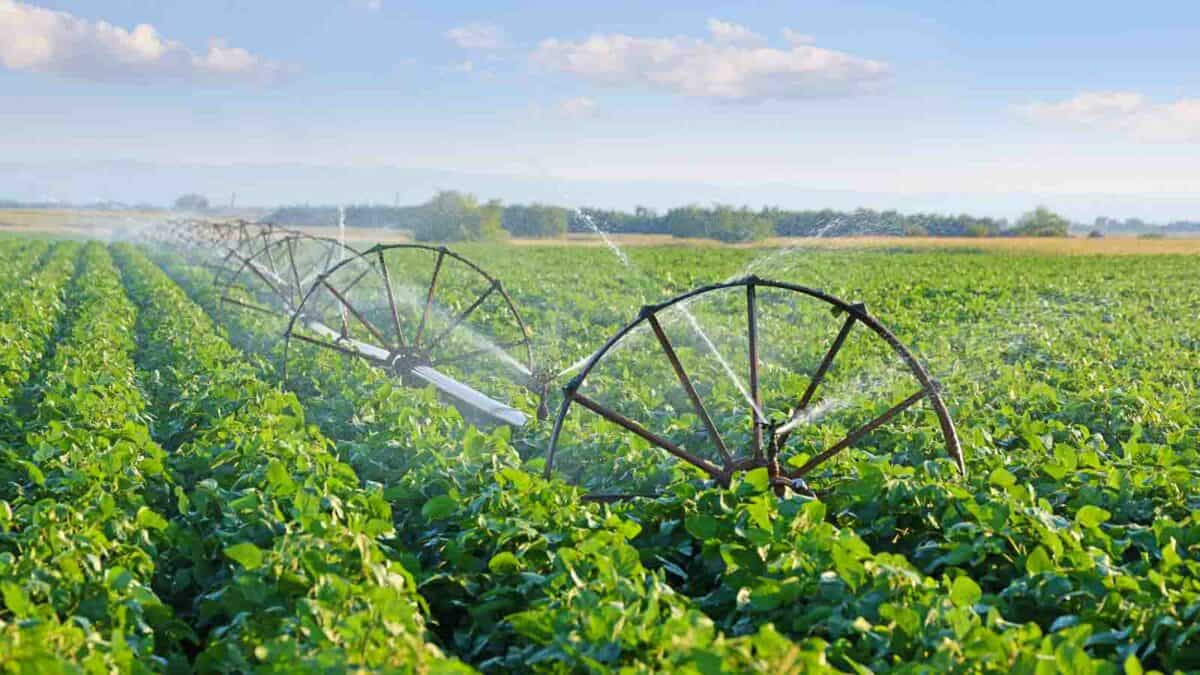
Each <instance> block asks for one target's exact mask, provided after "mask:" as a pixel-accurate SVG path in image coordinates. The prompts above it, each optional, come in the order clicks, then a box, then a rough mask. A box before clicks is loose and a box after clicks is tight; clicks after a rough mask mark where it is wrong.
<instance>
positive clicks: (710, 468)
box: [570, 392, 721, 478]
mask: <svg viewBox="0 0 1200 675" xmlns="http://www.w3.org/2000/svg"><path fill="white" fill-rule="evenodd" d="M570 397H571V400H573V401H575V402H576V403H578V404H579V405H582V406H583V407H585V408H587V409H588V410H591V411H592V412H594V413H596V414H597V415H599V416H601V417H603V418H604V419H606V420H608V421H609V422H612V423H613V424H616V425H617V426H620V427H623V428H624V429H625V430H627V431H629V432H632V433H634V434H636V435H638V436H641V437H642V438H644V439H645V440H647V441H649V442H650V443H653V444H654V445H657V446H658V447H660V448H662V449H663V450H666V451H667V452H669V453H671V454H672V455H674V456H676V457H678V458H679V459H682V460H683V461H685V462H687V463H689V464H692V465H693V466H697V467H699V468H700V469H702V470H703V471H704V472H705V473H707V474H708V475H710V476H712V477H713V478H717V477H719V476H720V475H721V470H720V469H718V468H717V467H716V466H714V465H713V464H712V463H711V462H709V461H707V460H705V459H703V458H701V457H697V456H696V455H693V454H692V453H690V452H688V451H687V450H684V449H683V448H681V447H679V446H678V445H676V444H674V443H672V442H671V441H668V440H667V439H665V438H663V437H662V436H659V435H658V434H656V433H654V432H653V431H650V430H649V429H647V428H645V427H643V426H642V425H640V424H638V423H637V422H634V421H633V420H631V419H629V418H628V417H625V416H624V415H622V414H621V413H619V412H616V411H614V410H610V409H608V408H606V407H604V406H602V405H600V404H599V403H597V402H595V401H593V400H592V399H590V398H588V397H586V396H584V395H583V394H580V393H579V392H572V393H571V394H570Z"/></svg>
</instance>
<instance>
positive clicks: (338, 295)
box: [321, 279, 393, 347]
mask: <svg viewBox="0 0 1200 675" xmlns="http://www.w3.org/2000/svg"><path fill="white" fill-rule="evenodd" d="M321 283H322V284H324V285H325V288H328V289H329V292H330V293H332V294H333V296H334V297H335V298H337V299H338V301H339V302H341V303H342V306H343V307H344V308H345V309H346V310H347V311H349V312H350V313H351V314H353V315H354V318H355V319H358V322H359V323H361V324H362V325H363V326H364V327H365V328H366V329H367V330H368V331H370V332H371V335H374V336H375V339H376V340H379V342H380V344H383V345H387V346H389V347H393V345H392V343H390V342H388V340H387V338H385V337H384V336H383V332H382V331H380V330H379V329H378V328H376V327H375V324H373V323H371V322H370V320H368V319H367V317H365V316H363V315H362V314H361V313H360V312H359V311H358V310H357V309H355V307H354V305H351V304H350V301H349V300H347V299H346V298H345V297H344V296H343V295H342V294H341V293H339V292H338V290H337V289H336V288H334V287H333V285H332V284H330V283H329V281H328V280H326V279H322V280H321ZM343 332H345V327H344V326H343Z"/></svg>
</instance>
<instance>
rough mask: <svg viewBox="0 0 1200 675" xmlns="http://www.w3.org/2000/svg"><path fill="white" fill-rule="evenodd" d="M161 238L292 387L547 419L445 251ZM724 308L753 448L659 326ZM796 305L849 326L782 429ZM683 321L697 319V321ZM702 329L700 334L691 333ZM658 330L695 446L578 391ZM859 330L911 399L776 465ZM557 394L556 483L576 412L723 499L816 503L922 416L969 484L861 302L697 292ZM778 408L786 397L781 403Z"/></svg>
mask: <svg viewBox="0 0 1200 675" xmlns="http://www.w3.org/2000/svg"><path fill="white" fill-rule="evenodd" d="M154 239H155V240H156V241H157V243H164V244H169V245H175V246H181V247H183V248H185V249H187V250H188V251H189V252H192V253H194V252H196V251H200V252H202V253H203V258H204V260H203V261H202V264H205V265H207V266H209V267H210V268H212V269H213V271H214V283H215V284H216V286H217V288H218V290H219V294H220V306H221V308H222V309H224V310H227V311H245V312H253V313H257V314H263V315H266V316H271V317H275V318H276V319H278V320H279V321H280V325H281V326H285V327H284V328H282V330H281V333H280V335H279V337H280V339H281V340H283V342H284V345H283V354H284V357H283V359H284V360H283V364H282V369H281V372H282V373H283V378H284V379H285V381H286V379H287V377H288V373H289V369H291V370H295V368H296V366H295V365H294V364H295V362H296V361H297V360H303V359H305V358H310V357H311V355H312V354H313V353H314V352H313V351H312V349H316V350H323V351H329V352H335V353H337V354H340V355H342V356H344V357H346V358H348V359H354V360H361V361H364V362H366V363H368V364H370V365H371V366H372V367H375V368H379V369H381V370H383V371H386V372H387V373H389V374H390V375H391V376H394V377H396V378H397V379H398V380H399V381H400V382H402V383H403V384H405V385H409V386H416V387H429V386H431V387H433V388H434V389H436V390H437V391H438V392H439V393H440V394H441V395H442V396H443V397H444V398H445V399H446V400H448V401H449V402H451V403H452V404H454V405H455V406H457V407H458V408H459V409H460V410H462V411H463V413H464V414H466V415H468V416H471V417H472V418H474V419H479V420H483V421H487V422H491V423H499V424H507V425H511V426H513V427H525V426H529V425H535V424H540V423H541V422H543V421H545V420H547V418H548V416H549V415H548V412H549V411H548V407H547V399H548V392H549V390H550V388H551V386H552V384H553V380H554V379H555V378H556V377H557V376H551V375H547V374H546V372H547V371H545V370H542V369H540V368H539V367H538V365H537V364H536V363H535V360H534V348H533V343H532V340H531V331H530V330H529V327H528V326H527V324H526V323H525V321H524V320H523V319H522V317H521V314H520V312H519V311H518V308H517V305H516V303H515V302H514V300H513V298H512V296H511V295H510V294H509V293H508V291H507V290H506V289H505V288H504V285H503V284H502V283H501V281H500V280H499V279H497V278H496V277H494V276H493V275H491V274H489V273H488V272H487V271H485V270H484V268H483V267H481V266H480V265H478V264H476V263H475V262H473V261H471V260H469V259H468V258H466V257H464V256H463V255H461V254H459V253H457V252H455V251H452V250H450V249H449V248H446V247H444V246H428V245H422V244H378V245H374V246H371V247H369V248H363V249H359V248H356V247H354V246H351V245H348V244H347V243H345V242H344V241H343V240H341V239H338V238H332V237H324V236H316V235H312V234H308V233H305V232H302V231H297V230H292V229H287V228H281V227H277V226H274V225H271V224H269V223H257V222H247V221H243V220H178V221H172V222H170V223H168V224H167V225H166V226H165V227H163V228H160V229H158V230H156V235H155V237H154ZM729 294H736V303H735V304H736V305H739V306H740V308H738V309H733V308H732V305H728V304H727V305H723V306H725V307H730V311H737V312H744V317H745V318H744V324H742V325H743V326H744V331H743V332H744V340H745V354H746V356H747V359H748V364H746V367H745V374H746V376H747V383H746V385H745V386H744V387H741V386H740V385H739V388H740V389H741V393H742V395H743V396H744V397H745V398H746V400H747V403H748V405H747V408H748V409H749V411H750V412H749V419H748V420H746V425H747V428H749V429H750V430H751V431H750V434H749V440H748V441H742V440H739V441H738V442H737V443H734V442H730V441H729V440H727V439H726V437H725V436H724V435H723V434H722V433H721V430H720V429H719V428H718V426H719V425H718V424H717V422H715V421H714V416H713V415H712V414H711V413H710V407H709V405H707V404H706V401H705V395H704V394H703V393H702V391H701V388H699V387H698V386H697V384H696V382H695V378H694V376H693V375H692V374H689V372H688V369H687V368H685V365H684V363H683V360H682V359H681V358H680V353H679V350H678V349H677V345H676V343H675V342H674V341H673V340H672V339H671V338H670V336H669V334H668V331H667V330H666V329H665V328H664V323H666V322H665V321H664V317H667V315H668V314H669V313H670V312H672V311H680V310H682V311H683V312H685V313H686V312H687V309H686V308H687V306H688V304H689V303H693V302H695V301H698V300H703V299H705V298H709V297H713V296H717V295H724V296H728V295H729ZM786 296H793V297H795V298H799V299H803V300H807V301H815V302H817V303H821V304H823V305H825V306H827V308H828V309H829V310H830V311H829V313H828V314H829V315H830V316H832V317H836V319H835V320H836V321H840V326H838V328H837V331H836V334H835V336H834V337H833V338H832V341H831V343H830V344H829V345H828V347H827V348H826V349H825V350H824V353H823V356H822V357H821V358H820V360H819V361H818V362H817V364H816V366H815V368H812V369H811V373H809V374H807V376H806V377H807V385H806V387H805V388H804V390H803V393H801V394H800V395H799V396H798V397H795V398H794V402H793V403H792V404H791V405H790V408H789V412H788V414H787V415H786V416H784V417H780V418H772V417H770V416H769V415H768V414H766V413H764V404H763V400H764V393H765V392H764V386H763V383H762V380H761V378H760V368H761V364H762V357H761V355H760V349H761V347H760V332H761V316H762V306H763V303H764V302H768V301H773V302H778V301H779V299H780V297H786ZM687 316H688V317H689V319H691V315H690V314H688V315H687ZM692 324H693V326H695V330H696V331H697V332H701V329H700V327H699V326H698V325H696V324H695V320H694V319H692ZM647 327H648V328H649V331H650V332H651V333H652V334H653V336H654V340H655V342H656V343H657V345H658V347H657V350H658V354H659V355H660V357H661V358H662V359H664V360H665V362H666V363H667V364H668V365H669V367H670V371H671V372H673V373H674V377H675V378H676V379H677V380H678V383H679V385H680V386H681V388H682V390H683V391H684V392H686V396H687V401H688V406H689V407H690V408H691V412H692V413H694V415H695V418H696V419H697V420H698V424H699V426H700V427H702V428H701V429H700V430H699V433H698V434H697V435H696V436H695V438H696V439H697V442H695V443H687V444H684V443H681V442H679V441H677V440H671V439H670V438H669V437H668V436H669V434H668V433H666V431H665V430H664V429H654V428H649V427H647V426H645V425H644V424H642V423H640V422H638V421H635V420H634V419H632V418H631V417H630V416H629V415H627V414H624V413H622V412H620V411H619V410H618V409H617V407H618V406H613V405H611V404H607V403H605V402H601V401H599V400H596V399H595V398H593V397H591V396H589V395H588V394H587V393H586V392H585V391H584V390H583V389H584V384H585V382H587V380H588V378H589V376H591V375H593V373H594V371H595V370H596V369H597V367H599V366H601V365H602V364H603V363H605V362H606V360H608V359H611V358H612V355H613V353H614V351H615V349H616V348H617V346H618V345H619V344H620V343H622V342H623V341H626V340H628V339H630V336H631V335H633V334H634V333H635V332H638V331H639V330H640V329H645V328H647ZM855 332H864V334H865V335H866V336H867V337H868V338H870V339H876V340H879V341H882V343H883V345H884V347H885V348H886V350H888V351H889V352H890V353H892V354H894V355H895V356H896V357H898V358H899V360H900V362H901V363H902V364H903V368H904V370H905V372H906V373H907V376H908V377H910V378H911V380H912V386H911V393H910V394H909V395H908V396H907V397H905V398H904V399H903V400H901V401H899V402H898V403H894V404H889V406H888V407H887V408H886V409H884V410H883V411H882V412H873V413H872V414H871V415H870V416H869V417H866V418H865V421H862V422H860V423H858V425H857V426H855V427H854V428H852V429H850V430H849V431H848V432H847V433H846V434H845V435H844V436H843V437H841V438H840V440H837V441H834V442H832V443H829V444H828V445H827V446H825V447H824V448H823V449H820V450H819V451H813V452H811V453H806V454H805V458H804V460H803V461H802V462H798V463H797V462H792V463H789V464H786V465H785V464H784V463H782V462H781V461H780V456H781V454H782V453H783V452H784V451H785V450H786V449H787V448H788V445H789V441H790V440H791V439H792V438H793V436H794V434H795V433H796V432H797V431H798V429H799V427H801V426H802V425H803V424H805V422H806V420H807V416H808V414H809V413H810V412H811V411H812V410H813V408H814V407H815V405H816V403H817V401H818V400H819V399H820V395H819V391H820V390H821V387H822V384H823V383H825V382H826V378H827V376H828V374H829V372H830V369H831V367H832V366H833V364H834V363H835V360H836V359H837V357H838V354H839V352H841V351H842V349H843V347H844V346H845V344H846V341H847V338H848V337H849V336H850V335H851V334H852V333H855ZM798 338H799V336H794V339H798ZM705 340H708V338H707V337H705ZM709 346H710V347H711V343H710V345H709ZM713 353H714V354H715V353H716V352H715V349H714V351H713ZM718 358H719V357H718ZM723 365H724V363H723ZM727 367H728V366H727ZM730 374H731V375H732V373H730ZM514 383H515V384H516V385H517V386H519V387H520V388H523V389H524V390H525V391H528V392H532V393H533V394H534V396H533V398H532V400H534V401H536V404H535V405H534V406H533V408H534V409H533V410H521V409H519V408H518V407H517V404H515V403H512V402H505V400H503V394H504V393H506V392H507V393H509V394H511V393H512V392H513V389H512V386H511V385H513V384H514ZM490 384H495V385H497V386H488V385H490ZM506 385H508V386H506ZM618 390H619V388H618ZM561 391H562V401H561V403H560V404H559V405H558V412H557V415H556V416H555V417H554V420H553V427H552V430H551V432H550V439H549V442H548V444H547V447H546V451H545V464H544V472H545V475H546V477H550V476H552V475H553V474H554V472H555V470H556V466H557V461H558V460H559V455H560V452H559V450H560V445H561V443H562V440H563V438H564V435H565V434H567V433H569V432H568V427H567V426H566V425H565V424H564V421H565V420H566V419H567V416H568V413H569V412H570V411H571V410H572V409H575V408H578V409H582V410H584V411H587V412H588V413H591V414H594V415H598V416H599V417H601V418H603V419H604V420H607V421H608V422H610V423H612V424H613V425H616V427H618V428H620V429H622V430H623V431H624V432H625V433H627V434H630V435H632V436H634V437H637V438H639V439H641V440H642V441H644V442H646V443H648V444H649V445H651V446H654V447H656V448H658V449H661V450H662V451H663V452H665V453H668V454H669V455H671V456H673V457H674V458H676V459H677V460H679V461H681V462H685V463H687V464H690V465H692V466H693V467H695V468H696V469H698V470H699V471H700V472H701V473H702V474H704V475H706V476H707V477H708V478H709V479H710V480H712V481H713V482H714V483H715V484H717V485H721V486H729V485H730V483H731V480H732V477H733V476H734V475H735V474H736V473H738V472H743V471H749V470H752V469H759V468H765V469H766V471H767V473H768V476H769V478H770V482H771V485H772V486H773V488H774V490H775V492H776V493H777V494H779V495H780V496H782V495H784V494H786V493H787V492H788V491H789V490H790V491H794V492H800V493H804V494H809V495H815V493H814V492H813V490H812V489H811V488H809V486H808V484H807V483H806V482H805V481H806V478H808V477H810V475H811V474H812V473H813V471H814V470H815V469H817V468H818V467H819V466H821V465H822V464H824V463H825V462H827V461H828V460H830V459H831V458H833V457H834V456H836V455H838V454H839V453H841V452H843V451H844V450H846V449H848V448H850V447H852V446H854V445H856V444H858V443H859V442H860V441H862V440H863V439H865V438H867V437H868V436H870V435H871V434H872V433H873V432H875V431H876V430H879V429H880V428H882V427H884V426H885V425H887V424H889V423H890V422H892V421H893V420H895V419H896V418H897V417H898V416H899V415H900V414H901V413H903V412H905V411H906V410H908V409H910V408H913V407H914V406H916V405H917V404H919V403H922V402H924V403H926V404H927V405H928V406H929V408H930V409H931V410H932V412H933V415H934V417H935V418H936V428H935V429H934V430H933V433H936V434H937V435H938V436H940V439H941V443H942V445H943V447H945V448H946V451H947V452H948V453H949V455H950V457H951V458H952V460H953V461H954V463H955V465H956V467H957V469H958V471H959V472H960V473H963V474H965V472H966V468H965V464H964V462H963V455H962V448H961V445H960V443H959V439H958V435H957V433H956V431H955V427H954V421H953V419H952V418H951V416H950V413H949V411H948V410H947V408H946V404H945V402H944V400H943V399H942V392H941V389H940V387H939V385H938V383H937V381H936V380H934V379H933V378H932V377H931V376H930V374H929V372H928V371H927V369H926V368H925V366H924V365H923V364H922V363H921V362H920V361H919V360H918V359H917V358H916V357H915V356H914V354H913V353H912V352H911V351H910V350H909V349H908V348H907V347H906V346H905V345H904V344H903V343H902V342H901V341H900V340H899V339H898V338H897V337H896V336H895V335H894V334H893V333H892V332H891V331H890V330H889V329H888V328H887V327H886V326H884V324H883V323H881V322H880V321H879V320H878V319H877V318H876V317H874V316H873V315H871V314H870V313H869V312H868V311H867V309H866V307H865V306H864V305H863V304H862V303H853V302H847V301H846V300H843V299H841V298H838V297H836V296H834V295H830V294H828V293H825V292H822V291H820V290H817V289H814V288H809V287H806V286H800V285H796V284H791V283H786V282H782V281H774V280H770V279H764V278H761V277H758V276H754V275H751V276H746V277H743V278H740V279H735V280H732V281H727V282H724V283H719V284H713V285H709V286H704V287H701V288H697V289H694V290H692V291H689V292H686V293H683V294H681V295H678V296H676V297H673V298H670V299H668V300H666V301H664V302H661V303H658V304H655V305H648V306H645V307H643V308H642V309H641V311H640V312H639V313H638V315H637V316H636V317H635V318H634V319H633V320H632V321H631V322H629V323H628V324H627V325H625V326H624V327H623V328H621V329H620V330H619V331H617V332H616V334H614V335H613V336H612V337H610V338H609V339H608V340H607V341H606V342H604V343H603V344H602V345H601V346H600V348H599V349H597V350H596V351H595V352H594V353H592V354H591V356H590V357H588V358H587V359H586V360H584V361H583V362H582V367H581V368H580V369H579V371H578V372H577V373H576V374H575V375H574V376H573V377H572V378H571V379H570V380H569V381H568V382H566V383H565V385H564V386H562V387H561ZM497 392H498V393H497ZM780 395H782V396H784V397H786V396H787V394H786V392H785V393H783V394H780ZM522 398H523V399H524V400H526V401H528V400H531V399H530V398H529V397H527V396H526V397H522ZM876 409H877V408H876ZM670 414H671V413H670V412H668V416H670ZM657 419H662V417H661V416H660V417H658V418H657ZM701 438H702V439H703V440H702V442H701V441H700V440H699V439H701ZM701 446H703V447H701ZM741 446H745V447H741ZM639 496H653V495H648V494H646V493H637V492H619V491H615V492H604V493H591V494H588V495H587V496H586V498H587V499H590V500H595V501H616V500H622V499H628V498H632V497H639Z"/></svg>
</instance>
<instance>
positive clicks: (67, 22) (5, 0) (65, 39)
mask: <svg viewBox="0 0 1200 675" xmlns="http://www.w3.org/2000/svg"><path fill="white" fill-rule="evenodd" d="M0 64H3V65H4V67H5V68H9V69H11V70H29V71H34V72H42V73H54V74H57V75H63V76H66V77H74V78H79V79H85V80H97V81H126V82H151V81H159V80H180V81H188V82H238V83H248V84H270V83H273V82H277V81H279V80H281V79H283V78H284V77H285V76H286V75H287V74H288V73H289V72H290V69H289V68H288V67H286V66H284V65H282V64H279V63H275V62H272V61H268V60H267V59H264V58H263V57H261V56H258V55H256V54H252V53H251V52H248V51H246V50H245V49H242V48H240V47H230V46H229V45H227V44H226V43H225V41H224V40H220V39H216V38H214V39H212V40H210V41H209V44H208V49H207V51H204V52H202V53H196V52H193V51H192V50H190V49H188V48H187V47H186V46H184V45H183V44H182V43H180V42H177V41H174V40H168V39H165V38H164V37H162V36H161V35H159V33H158V30H157V29H155V27H154V26H151V25H149V24H144V23H143V24H138V25H137V26H135V27H134V28H133V29H132V30H130V29H126V28H122V27H120V26H114V25H113V24H110V23H108V22H107V21H89V20H87V19H81V18H78V17H76V16H74V15H71V14H68V13H66V12H58V11H53V10H48V9H43V8H41V7H36V6H34V5H29V4H25V3H21V2H15V1H14V0H0Z"/></svg>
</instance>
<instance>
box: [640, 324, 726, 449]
mask: <svg viewBox="0 0 1200 675" xmlns="http://www.w3.org/2000/svg"><path fill="white" fill-rule="evenodd" d="M647 321H649V323H650V327H651V328H653V329H654V335H655V336H656V337H658V343H659V344H660V345H662V348H663V352H664V353H666V355H667V360H668V361H670V362H671V368H673V369H674V370H675V376H676V377H678V378H679V383H680V384H681V385H683V389H684V391H686V392H687V395H688V398H690V399H691V400H692V407H694V408H695V409H696V414H697V415H698V416H699V417H700V421H701V422H703V423H704V428H705V430H707V431H708V437H709V438H710V439H712V441H713V443H714V444H716V446H717V450H718V451H720V453H721V459H722V460H724V462H725V466H726V467H727V468H728V467H729V465H730V462H732V461H733V458H732V457H731V456H730V454H729V448H728V447H726V446H725V439H723V438H721V433H720V432H719V431H717V425H716V424H714V423H713V420H712V417H711V416H710V415H709V414H708V410H707V409H706V408H705V407H704V402H703V401H702V400H700V394H699V393H697V392H696V387H695V386H693V385H692V380H691V378H690V377H688V374H687V372H686V371H684V369H683V364H681V363H680V362H679V356H678V355H677V354H676V353H675V347H674V346H673V345H672V344H671V340H670V339H669V338H668V337H667V333H666V331H664V330H663V327H662V324H660V323H659V322H658V317H656V316H655V315H653V314H651V315H650V316H649V317H648V318H647Z"/></svg>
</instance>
